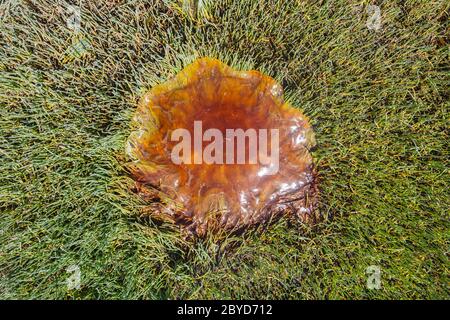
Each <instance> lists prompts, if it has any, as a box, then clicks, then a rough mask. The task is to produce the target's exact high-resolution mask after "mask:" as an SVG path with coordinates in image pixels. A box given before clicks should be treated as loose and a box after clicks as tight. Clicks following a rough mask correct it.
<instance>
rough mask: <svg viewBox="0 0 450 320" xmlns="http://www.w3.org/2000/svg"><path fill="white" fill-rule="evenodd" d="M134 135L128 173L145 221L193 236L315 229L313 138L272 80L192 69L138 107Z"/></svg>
mask: <svg viewBox="0 0 450 320" xmlns="http://www.w3.org/2000/svg"><path fill="white" fill-rule="evenodd" d="M133 126H134V131H133V132H132V133H131V135H130V137H129V139H128V141H127V146H126V150H127V154H128V155H129V157H130V158H131V159H132V161H131V162H130V163H129V164H128V168H129V171H130V173H131V176H132V177H133V179H134V180H135V181H136V188H135V190H136V192H138V193H139V195H140V196H141V197H142V198H143V199H144V200H145V201H146V202H147V203H148V206H147V209H146V210H145V212H146V213H148V214H149V215H150V216H152V217H154V218H157V219H162V220H165V221H170V222H172V223H176V224H178V225H180V226H181V227H182V229H183V230H185V231H187V232H188V233H190V234H194V235H197V236H204V235H205V234H206V233H207V232H219V231H229V232H234V231H240V230H243V229H245V228H248V227H251V226H255V225H258V224H260V223H264V222H268V221H270V220H273V219H276V218H279V217H282V216H288V217H294V218H297V219H300V220H301V221H303V222H309V221H312V220H313V217H314V209H315V206H316V203H317V187H316V178H315V173H314V166H313V161H312V157H311V155H310V153H309V149H310V148H311V147H312V146H314V143H315V142H314V134H313V131H312V128H311V126H310V124H309V123H308V119H307V118H306V117H305V116H304V115H303V114H302V113H301V112H300V111H299V110H297V109H295V108H293V107H291V106H290V105H289V103H287V102H285V101H284V100H283V92H282V88H281V86H280V85H279V84H278V83H277V82H276V81H275V80H274V79H272V78H271V77H269V76H266V75H264V74H262V73H260V72H258V71H254V70H252V71H236V70H233V69H232V68H231V67H229V66H227V65H225V64H224V63H222V62H220V61H219V60H216V59H211V58H201V59H197V60H196V61H194V62H193V63H192V64H190V65H189V66H187V67H186V68H185V69H184V70H182V71H181V72H180V73H178V74H177V75H176V76H175V77H174V78H173V79H170V80H169V81H167V82H165V83H162V84H159V85H157V86H155V87H154V88H152V89H151V90H150V91H149V92H147V93H146V94H145V95H144V96H143V97H142V98H141V100H140V102H139V106H138V109H137V112H136V114H135V116H134V118H133Z"/></svg>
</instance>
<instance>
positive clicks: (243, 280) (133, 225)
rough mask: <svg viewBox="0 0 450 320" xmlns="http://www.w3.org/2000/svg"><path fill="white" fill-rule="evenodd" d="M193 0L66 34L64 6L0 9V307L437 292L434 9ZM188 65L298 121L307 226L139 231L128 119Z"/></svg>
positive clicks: (283, 223)
mask: <svg viewBox="0 0 450 320" xmlns="http://www.w3.org/2000/svg"><path fill="white" fill-rule="evenodd" d="M203 2H204V3H205V5H204V6H201V7H200V8H197V9H194V8H189V7H186V6H183V5H182V4H181V1H169V0H167V1H121V0H117V1H116V0H115V1H82V10H81V15H80V16H81V21H80V26H79V30H77V31H75V30H73V27H74V23H73V22H74V21H73V19H72V20H69V21H70V23H68V19H70V15H71V14H73V10H72V11H68V10H67V7H66V5H67V3H66V2H62V1H56V0H33V1H10V0H4V1H1V2H0V139H1V144H0V298H4V299H11V298H78V299H93V298H105V299H113V298H115V299H117V298H129V299H137V298H147V299H156V298H160V299H174V298H249V299H250V298H260V299H264V298H287V299H298V298H304V299H314V298H316V299H317V298H361V299H363V298H374V299H376V298H402V299H407V298H448V297H449V290H448V285H447V284H448V276H447V275H448V267H447V265H448V256H447V255H448V246H449V237H448V230H449V219H448V208H449V207H450V204H449V192H448V182H449V180H448V159H449V152H448V114H449V112H448V110H449V99H448V97H449V96H448V92H449V90H448V83H449V75H448V26H447V24H448V23H447V21H448V12H449V4H448V1H425V0H424V1H414V2H412V1H411V2H410V1H383V2H381V1H380V2H378V3H372V2H371V3H370V4H371V5H378V6H379V9H380V13H381V24H379V25H378V26H376V27H373V12H374V11H373V10H372V11H370V10H367V7H366V5H367V4H368V3H365V2H362V3H358V4H357V5H356V6H353V5H351V4H350V3H349V2H348V1H281V0H264V1H234V0H233V1H231V0H217V1H214V3H213V4H208V5H206V3H207V1H203ZM71 12H72V13H71ZM201 57H212V58H216V59H218V60H220V61H222V62H223V63H224V64H226V65H228V66H230V67H231V68H232V69H233V70H236V71H238V72H240V71H245V70H258V71H259V72H260V73H261V74H264V75H267V76H270V77H271V78H273V79H274V80H275V81H276V82H277V83H278V84H279V85H280V86H281V87H282V88H283V90H284V94H283V99H284V101H285V102H287V103H289V105H290V106H292V107H293V108H295V110H296V111H298V112H300V111H301V112H302V114H303V115H304V116H305V117H307V119H309V120H308V123H309V125H310V126H311V127H312V128H313V131H314V133H315V138H316V144H317V147H316V148H315V149H313V150H311V151H310V155H311V157H312V159H313V162H314V164H315V167H316V168H317V173H318V175H317V179H318V181H320V183H319V186H320V197H319V198H318V201H317V207H318V210H319V212H320V215H321V216H322V220H321V221H320V222H317V223H316V224H313V225H311V224H308V223H303V222H302V219H299V218H294V219H279V220H277V221H276V222H274V223H272V224H271V225H270V226H267V224H264V225H258V226H255V227H254V228H250V229H249V230H248V231H247V232H245V233H244V234H242V235H235V234H226V235H225V236H223V235H221V236H220V237H219V236H218V235H217V234H216V233H207V234H205V236H203V237H198V238H197V239H195V240H190V239H185V238H184V237H183V235H182V231H181V230H180V227H179V226H180V225H179V224H176V223H175V224H174V223H172V222H171V221H162V222H161V221H159V220H157V219H153V218H152V217H151V214H150V213H151V212H150V211H151V210H150V209H149V201H147V200H148V199H145V197H142V196H141V195H140V194H137V193H136V192H135V191H137V190H136V181H135V180H134V179H133V176H132V175H130V172H129V171H127V170H125V169H124V165H125V164H126V163H128V162H129V161H130V158H129V156H127V155H126V154H125V150H124V146H125V145H126V142H127V141H128V139H129V136H130V134H131V133H132V132H133V131H134V130H135V129H136V128H135V127H132V126H130V123H131V122H132V119H133V117H134V115H135V114H136V109H137V107H138V105H139V99H140V98H141V97H143V96H145V94H146V93H148V92H150V90H151V88H155V87H157V86H158V85H159V84H163V83H166V82H167V81H168V80H170V79H173V77H175V76H176V75H177V74H179V73H180V72H181V71H182V70H183V69H184V68H185V67H187V66H189V65H190V64H191V63H192V62H194V61H195V60H196V59H197V58H201ZM189 115H190V116H191V114H189ZM280 137H281V136H280ZM147 188H148V186H147ZM155 203H157V202H155ZM300 204H301V205H302V206H303V203H301V202H300ZM156 209H158V208H156ZM155 211H156V210H155ZM293 216H295V217H297V216H296V215H293ZM377 268H378V269H379V270H381V284H380V286H379V287H378V289H376V288H375V289H374V288H370V287H369V286H368V285H367V282H368V279H370V278H369V276H370V275H371V273H370V272H371V270H375V269H377ZM76 274H78V275H79V276H80V278H79V280H80V282H79V286H69V285H68V279H69V278H71V277H72V276H74V275H76Z"/></svg>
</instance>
